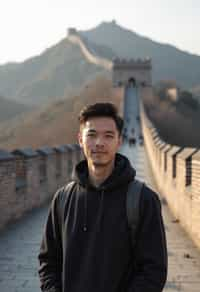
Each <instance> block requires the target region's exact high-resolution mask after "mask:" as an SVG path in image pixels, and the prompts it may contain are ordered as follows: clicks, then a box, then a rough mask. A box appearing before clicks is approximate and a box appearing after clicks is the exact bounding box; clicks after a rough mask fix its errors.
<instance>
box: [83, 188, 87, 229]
mask: <svg viewBox="0 0 200 292" xmlns="http://www.w3.org/2000/svg"><path fill="white" fill-rule="evenodd" d="M83 231H84V232H86V231H87V191H86V194H85V200H84V222H83Z"/></svg>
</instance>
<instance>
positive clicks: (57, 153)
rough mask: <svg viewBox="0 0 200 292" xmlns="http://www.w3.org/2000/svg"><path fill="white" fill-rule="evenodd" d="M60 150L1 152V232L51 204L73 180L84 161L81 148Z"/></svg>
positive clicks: (68, 147) (41, 149)
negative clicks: (24, 215)
mask: <svg viewBox="0 0 200 292" xmlns="http://www.w3.org/2000/svg"><path fill="white" fill-rule="evenodd" d="M58 148H60V150H58ZM58 148H57V150H56V149H55V147H53V148H50V147H44V148H40V149H37V150H36V151H34V150H32V149H31V148H29V149H17V150H15V151H13V152H12V153H10V152H6V151H5V150H0V229H3V228H4V227H5V226H6V225H7V224H8V223H9V222H13V221H15V220H17V219H18V218H20V217H22V216H23V214H24V213H25V212H27V211H29V210H31V209H33V208H36V207H39V206H41V205H42V204H44V203H45V202H47V201H49V200H50V199H51V198H52V196H53V194H54V193H55V191H56V190H57V189H58V188H59V187H61V186H63V185H65V184H66V183H68V182H69V181H70V180H71V179H72V172H73V168H74V166H75V164H76V163H77V162H78V161H80V160H82V159H83V154H82V152H81V150H80V147H79V146H78V145H62V146H60V147H58ZM61 149H62V150H61ZM58 161H60V162H58ZM58 173H59V175H58Z"/></svg>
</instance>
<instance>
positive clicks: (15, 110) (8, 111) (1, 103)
mask: <svg viewBox="0 0 200 292" xmlns="http://www.w3.org/2000/svg"><path fill="white" fill-rule="evenodd" d="M30 110H32V108H31V107H30V106H26V105H23V104H20V103H17V102H15V101H13V100H9V99H7V98H4V97H1V96H0V122H2V121H5V120H9V119H11V118H14V117H15V116H17V115H19V114H22V113H24V112H27V111H30Z"/></svg>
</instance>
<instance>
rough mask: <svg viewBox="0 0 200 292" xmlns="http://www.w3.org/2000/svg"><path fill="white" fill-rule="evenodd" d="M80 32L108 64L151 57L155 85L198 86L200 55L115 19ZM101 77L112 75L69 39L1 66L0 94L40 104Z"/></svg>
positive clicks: (19, 100) (92, 49)
mask: <svg viewBox="0 0 200 292" xmlns="http://www.w3.org/2000/svg"><path fill="white" fill-rule="evenodd" d="M80 34H81V35H83V36H84V38H86V39H87V43H88V45H89V47H90V51H91V52H95V54H97V55H98V54H99V55H100V56H102V57H104V58H105V57H106V58H108V59H110V60H111V59H112V58H113V57H116V56H119V57H123V58H139V57H141V58H142V57H146V56H149V57H151V58H152V64H153V70H152V75H153V81H154V82H157V81H159V80H164V79H167V80H173V79H174V80H176V81H177V83H178V85H179V86H181V87H183V88H185V89H188V88H194V87H196V86H198V85H199V76H200V56H197V55H192V54H189V53H187V52H183V51H181V50H178V49H177V48H175V47H174V46H172V45H167V44H160V43H158V42H155V41H152V40H151V39H149V38H147V37H143V36H140V35H139V34H137V33H135V32H133V31H130V30H128V29H125V28H123V27H121V26H119V25H118V24H116V23H115V22H114V21H112V22H103V23H101V24H100V25H98V26H97V27H96V28H94V29H91V30H88V31H80ZM98 75H104V76H107V77H109V78H111V74H110V72H108V71H106V70H105V69H103V68H102V67H100V66H96V65H94V64H91V63H89V62H88V61H87V60H86V59H85V57H84V56H83V53H82V51H81V49H80V47H79V46H77V45H75V44H72V43H71V42H70V41H69V40H68V39H67V37H66V38H64V39H63V40H61V41H60V42H58V43H57V44H55V45H54V46H52V47H50V48H48V49H47V50H45V51H44V52H43V53H42V54H41V55H39V56H35V57H33V58H30V59H28V60H26V61H24V62H23V63H10V64H7V65H2V66H0V95H2V96H4V97H9V98H12V99H14V100H15V101H18V102H20V103H23V104H27V105H37V106H40V105H41V104H42V105H43V104H47V103H51V102H54V101H56V100H60V99H62V98H64V97H65V96H67V95H68V94H69V93H74V92H76V93H77V92H78V91H79V89H80V88H81V87H82V86H84V84H86V83H88V82H89V81H91V80H94V79H95V78H96V77H97V76H98Z"/></svg>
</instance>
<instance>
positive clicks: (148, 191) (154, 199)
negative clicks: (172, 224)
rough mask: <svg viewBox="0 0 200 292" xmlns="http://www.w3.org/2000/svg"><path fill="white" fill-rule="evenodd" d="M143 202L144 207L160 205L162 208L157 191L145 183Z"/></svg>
mask: <svg viewBox="0 0 200 292" xmlns="http://www.w3.org/2000/svg"><path fill="white" fill-rule="evenodd" d="M141 201H142V204H143V205H152V204H153V205H159V206H160V198H159V195H158V193H157V192H156V190H154V189H153V188H152V187H151V186H149V185H148V184H146V183H144V184H143V188H142V193H141Z"/></svg>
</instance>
